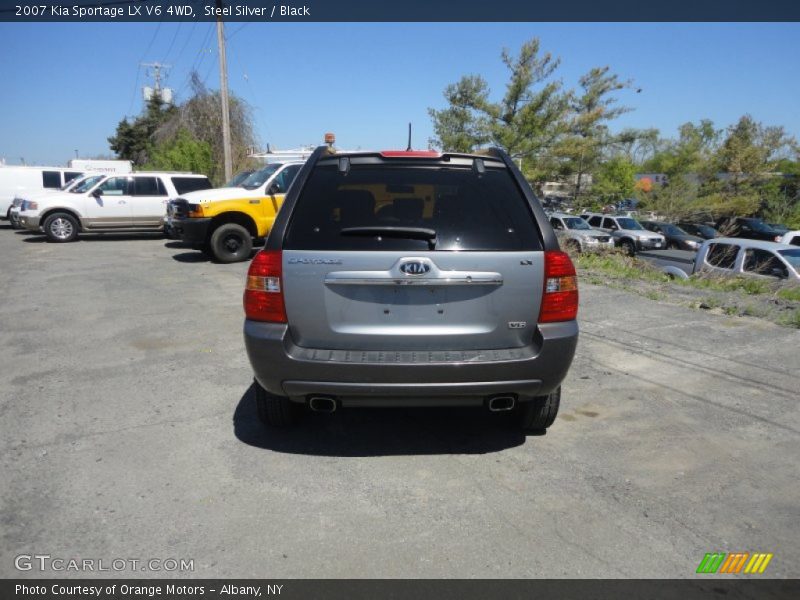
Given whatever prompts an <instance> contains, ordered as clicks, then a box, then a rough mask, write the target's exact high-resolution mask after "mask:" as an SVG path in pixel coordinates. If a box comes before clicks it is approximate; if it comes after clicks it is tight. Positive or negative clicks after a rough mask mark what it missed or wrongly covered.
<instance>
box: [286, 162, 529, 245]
mask: <svg viewBox="0 0 800 600" xmlns="http://www.w3.org/2000/svg"><path fill="white" fill-rule="evenodd" d="M354 227H356V228H363V227H370V228H373V227H374V228H392V227H395V228H424V229H432V230H434V231H435V232H436V240H435V247H434V249H435V250H437V251H517V250H540V249H541V242H540V236H539V231H538V228H537V226H536V223H535V221H534V217H533V214H532V213H531V210H530V207H529V206H528V204H527V201H526V199H525V197H524V196H523V194H522V192H521V191H520V190H519V188H518V187H517V185H516V183H515V182H514V180H513V179H512V177H511V175H510V173H509V172H508V171H507V170H506V169H496V168H491V169H487V170H486V172H485V174H483V175H482V176H480V177H479V176H478V175H477V174H476V173H475V172H473V171H472V169H469V168H459V167H445V166H419V167H418V166H413V167H412V166H407V165H403V166H399V165H397V166H396V165H387V164H379V165H355V164H354V165H352V167H351V169H350V172H349V173H348V174H347V175H346V176H345V175H343V174H341V173H340V172H339V171H338V170H337V169H336V168H335V167H333V166H321V167H317V168H316V169H315V170H314V171H313V172H312V173H311V176H310V177H309V179H308V181H307V183H306V185H305V187H304V188H303V190H302V192H301V194H300V197H299V198H298V200H297V204H296V205H295V208H294V211H293V213H292V216H291V219H290V221H289V227H288V230H287V234H286V237H285V239H284V248H286V249H294V250H362V251H369V250H402V251H426V250H429V249H430V246H429V245H428V242H427V241H426V240H421V239H408V238H406V237H389V236H388V235H378V234H375V235H365V236H362V235H349V234H347V232H345V233H344V234H343V233H342V231H343V230H348V229H352V228H354Z"/></svg>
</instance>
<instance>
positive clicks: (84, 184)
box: [70, 175, 105, 194]
mask: <svg viewBox="0 0 800 600" xmlns="http://www.w3.org/2000/svg"><path fill="white" fill-rule="evenodd" d="M104 177H105V175H92V176H91V177H87V178H86V179H84V180H83V181H81V182H80V183H79V184H78V185H76V186H75V187H74V188H72V189H71V190H70V192H72V193H73V194H83V193H85V192H88V191H89V190H90V189H92V187H94V185H95V184H96V183H99V182H100V180H101V179H103V178H104Z"/></svg>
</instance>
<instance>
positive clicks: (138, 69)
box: [127, 63, 142, 114]
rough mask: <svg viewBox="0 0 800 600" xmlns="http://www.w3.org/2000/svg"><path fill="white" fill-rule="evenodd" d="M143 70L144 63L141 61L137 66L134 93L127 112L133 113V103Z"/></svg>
mask: <svg viewBox="0 0 800 600" xmlns="http://www.w3.org/2000/svg"><path fill="white" fill-rule="evenodd" d="M141 72H142V63H139V64H138V65H137V66H136V81H134V83H133V93H132V94H131V103H130V105H129V106H128V112H127V114H131V113H132V112H133V103H134V102H135V101H136V90H138V89H139V74H140V73H141Z"/></svg>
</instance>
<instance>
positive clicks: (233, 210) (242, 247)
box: [167, 161, 304, 263]
mask: <svg viewBox="0 0 800 600" xmlns="http://www.w3.org/2000/svg"><path fill="white" fill-rule="evenodd" d="M303 164H304V161H286V162H280V163H273V164H270V165H267V166H265V167H264V168H262V169H259V170H257V171H255V172H253V173H252V174H251V175H250V176H248V177H247V178H246V179H245V180H244V181H242V182H241V183H240V184H239V185H238V186H236V187H224V188H216V189H211V190H202V191H198V192H191V193H188V194H184V195H182V196H181V197H180V198H178V199H177V200H174V201H172V202H171V203H170V209H169V210H170V214H168V216H167V218H168V221H169V226H170V229H171V231H172V235H173V237H176V238H178V237H179V238H180V239H182V240H183V241H184V242H186V243H188V244H191V246H192V248H194V249H196V250H200V251H202V252H204V253H205V254H207V255H208V256H210V257H212V258H213V259H214V260H217V261H218V262H221V263H232V262H238V261H242V260H247V259H249V258H250V254H251V252H252V250H253V241H254V240H255V239H258V238H263V237H266V236H267V234H268V233H269V230H270V229H271V228H272V224H273V223H274V221H275V215H276V214H277V212H278V209H279V208H280V206H281V204H283V199H284V197H285V195H286V190H288V189H289V186H290V185H291V183H292V181H294V178H295V177H296V176H297V173H298V171H300V169H301V167H302V166H303Z"/></svg>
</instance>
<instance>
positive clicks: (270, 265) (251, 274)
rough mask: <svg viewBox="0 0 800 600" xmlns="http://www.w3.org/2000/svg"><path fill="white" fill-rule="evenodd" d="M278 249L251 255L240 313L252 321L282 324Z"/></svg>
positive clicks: (283, 311)
mask: <svg viewBox="0 0 800 600" xmlns="http://www.w3.org/2000/svg"><path fill="white" fill-rule="evenodd" d="M282 259H283V257H282V256H281V251H280V250H261V251H260V252H259V253H258V254H256V255H255V256H254V257H253V262H251V263H250V269H249V270H248V271H247V285H246V286H245V288H244V314H245V316H246V317H247V318H248V319H251V320H253V321H267V322H269V323H286V307H285V306H284V304H283V288H282V282H281V274H282V273H281V261H282Z"/></svg>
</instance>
